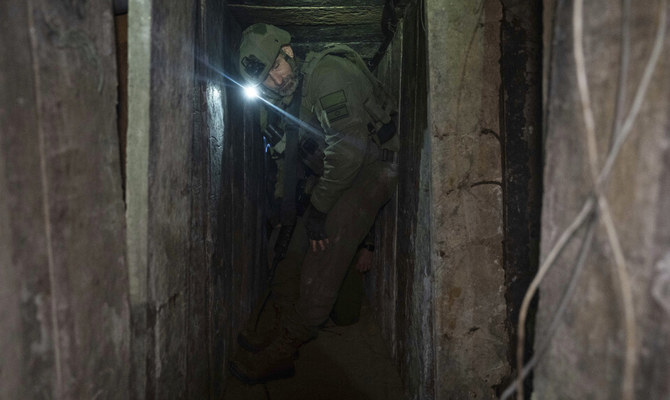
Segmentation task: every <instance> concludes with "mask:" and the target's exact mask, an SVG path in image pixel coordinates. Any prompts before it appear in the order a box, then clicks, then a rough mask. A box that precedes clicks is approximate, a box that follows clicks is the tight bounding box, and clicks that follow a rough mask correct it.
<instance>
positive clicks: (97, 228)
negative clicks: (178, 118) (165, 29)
mask: <svg viewBox="0 0 670 400" xmlns="http://www.w3.org/2000/svg"><path fill="white" fill-rule="evenodd" d="M111 11H112V10H111V5H110V4H105V3H104V2H71V1H51V0H49V1H38V0H30V1H25V2H2V3H0V15H2V18H3V23H2V24H1V26H0V87H2V90H0V126H1V127H2V128H0V129H2V134H0V326H1V327H2V329H0V355H1V356H0V398H2V399H44V398H54V399H93V398H109V399H127V398H128V397H129V390H128V388H129V371H128V363H129V342H130V329H129V325H130V311H129V304H128V303H129V302H128V273H127V267H126V257H125V242H124V236H125V221H124V214H123V212H124V211H123V193H122V190H121V167H120V163H119V147H118V137H117V129H116V109H115V105H116V97H117V90H116V62H115V51H114V20H113V16H112V12H111Z"/></svg>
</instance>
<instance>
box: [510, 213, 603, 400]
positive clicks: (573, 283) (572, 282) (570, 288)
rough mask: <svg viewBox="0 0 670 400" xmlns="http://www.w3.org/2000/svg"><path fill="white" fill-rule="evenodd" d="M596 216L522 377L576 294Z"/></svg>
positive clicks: (512, 387) (545, 346) (546, 345)
mask: <svg viewBox="0 0 670 400" xmlns="http://www.w3.org/2000/svg"><path fill="white" fill-rule="evenodd" d="M594 217H595V215H592V218H591V219H590V220H589V221H587V227H586V233H585V234H584V241H583V242H582V245H581V247H580V249H579V253H578V255H577V262H576V263H575V267H574V268H573V269H572V271H571V274H570V279H569V280H568V284H567V286H566V287H565V289H564V292H563V296H562V297H561V301H560V303H559V306H558V308H557V309H556V311H555V312H554V316H553V317H552V320H551V323H550V324H549V328H548V329H547V330H546V331H545V334H544V335H541V336H540V337H542V341H541V342H540V343H539V344H538V346H537V349H536V350H535V353H534V354H533V357H531V359H530V360H528V362H527V363H526V365H525V366H524V367H523V372H522V379H526V377H527V376H528V374H529V373H530V371H531V370H532V369H533V368H534V367H535V365H536V364H537V362H538V361H539V360H540V358H541V357H542V356H543V355H544V353H545V351H547V349H548V348H549V344H551V340H552V339H553V337H554V334H555V333H556V331H557V330H558V324H559V322H561V317H562V316H563V313H564V312H565V309H566V308H567V305H568V304H569V301H570V299H571V298H572V295H573V294H574V291H575V288H576V287H577V282H578V281H579V277H580V275H581V273H582V271H583V270H584V265H585V261H586V256H587V255H588V252H589V250H590V249H591V243H592V242H593V233H594V232H595V229H594V228H595V218H594ZM515 391H516V383H515V382H512V383H511V384H510V385H509V386H507V388H506V389H505V391H503V394H502V396H501V397H500V400H506V399H507V398H509V397H510V396H511V395H512V394H514V392H515Z"/></svg>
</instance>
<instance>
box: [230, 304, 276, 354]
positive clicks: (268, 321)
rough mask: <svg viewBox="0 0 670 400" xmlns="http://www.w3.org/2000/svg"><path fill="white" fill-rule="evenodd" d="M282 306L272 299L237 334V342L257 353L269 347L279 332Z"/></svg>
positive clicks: (247, 349)
mask: <svg viewBox="0 0 670 400" xmlns="http://www.w3.org/2000/svg"><path fill="white" fill-rule="evenodd" d="M280 320H281V307H280V306H279V305H278V304H277V303H275V302H274V301H273V300H272V299H269V300H268V301H267V304H265V307H264V308H262V309H260V310H257V312H255V313H253V314H252V316H251V320H250V321H249V322H248V323H247V326H246V327H245V328H244V329H242V331H241V332H240V333H239V334H238V335H237V343H238V344H239V345H240V346H241V347H242V348H243V349H245V350H246V351H249V352H252V353H257V352H259V351H261V350H263V349H264V348H265V347H267V346H268V345H269V344H270V343H272V340H274V339H275V338H276V337H277V333H278V332H279V321H280Z"/></svg>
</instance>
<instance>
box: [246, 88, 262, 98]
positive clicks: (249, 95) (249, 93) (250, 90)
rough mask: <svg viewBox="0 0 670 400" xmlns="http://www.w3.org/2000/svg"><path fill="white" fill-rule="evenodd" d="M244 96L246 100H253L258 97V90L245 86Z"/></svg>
mask: <svg viewBox="0 0 670 400" xmlns="http://www.w3.org/2000/svg"><path fill="white" fill-rule="evenodd" d="M244 95H245V96H247V99H250V100H253V99H255V98H257V97H258V96H259V93H258V88H257V87H256V86H245V87H244Z"/></svg>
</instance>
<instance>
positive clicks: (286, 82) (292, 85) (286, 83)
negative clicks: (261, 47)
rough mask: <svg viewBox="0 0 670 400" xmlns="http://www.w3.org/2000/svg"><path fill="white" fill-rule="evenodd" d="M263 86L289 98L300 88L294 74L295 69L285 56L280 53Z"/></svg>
mask: <svg viewBox="0 0 670 400" xmlns="http://www.w3.org/2000/svg"><path fill="white" fill-rule="evenodd" d="M290 55H291V54H289V56H290ZM263 86H265V87H266V88H268V89H270V90H272V91H273V92H275V93H277V94H279V95H280V96H289V95H291V94H293V92H295V89H296V88H297V87H298V80H297V79H296V77H295V74H294V73H293V68H291V65H289V63H287V62H286V60H285V59H284V54H281V53H280V54H279V55H278V56H277V59H276V60H275V63H274V65H272V68H270V72H269V73H268V77H267V78H265V81H263Z"/></svg>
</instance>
